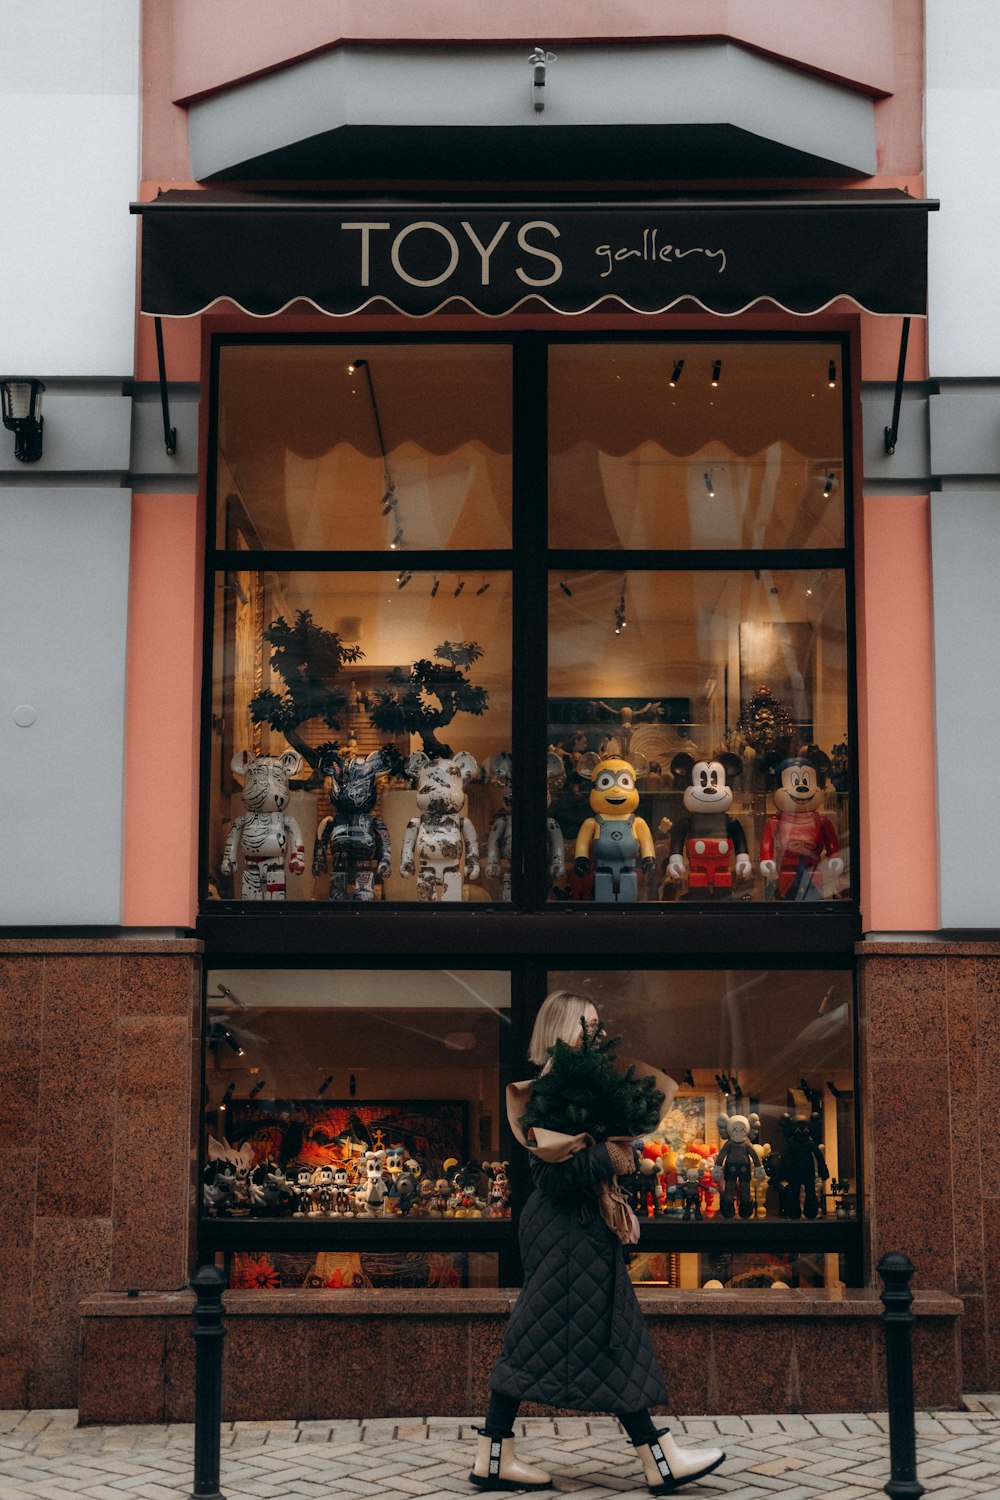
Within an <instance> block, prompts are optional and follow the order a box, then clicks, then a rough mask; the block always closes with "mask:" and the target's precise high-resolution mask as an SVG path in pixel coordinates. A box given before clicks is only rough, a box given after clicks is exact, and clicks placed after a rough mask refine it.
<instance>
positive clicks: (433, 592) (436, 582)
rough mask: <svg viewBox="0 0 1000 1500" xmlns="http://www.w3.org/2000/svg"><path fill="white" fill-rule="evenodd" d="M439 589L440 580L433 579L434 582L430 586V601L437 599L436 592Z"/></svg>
mask: <svg viewBox="0 0 1000 1500" xmlns="http://www.w3.org/2000/svg"><path fill="white" fill-rule="evenodd" d="M440 587H441V580H440V578H437V577H435V579H434V582H433V584H432V585H431V598H432V599H434V598H436V597H437V591H438V589H439V588H440Z"/></svg>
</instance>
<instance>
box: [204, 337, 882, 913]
mask: <svg viewBox="0 0 1000 1500" xmlns="http://www.w3.org/2000/svg"><path fill="white" fill-rule="evenodd" d="M846 352H847V345H846V340H845V339H841V338H831V337H828V336H827V337H820V338H815V337H802V336H795V337H792V336H780V337H779V336H765V335H754V336H752V337H742V336H739V335H735V334H734V335H731V336H725V337H723V336H716V335H708V334H698V335H695V334H690V335H687V336H681V337H676V338H667V337H663V336H661V335H656V336H646V335H643V336H640V337H632V338H628V339H626V338H624V337H622V336H607V337H600V336H594V335H590V336H587V337H582V338H570V337H567V336H564V335H559V336H551V337H549V336H546V335H539V334H525V335H511V336H507V337H502V338H501V337H497V338H489V337H484V338H481V339H472V338H466V337H457V336H456V337H452V338H442V337H440V336H438V337H427V338H424V337H414V338H412V339H407V340H405V341H403V340H400V339H398V338H396V339H393V338H391V337H386V338H383V339H379V338H375V337H373V336H369V337H367V338H366V339H364V340H362V341H348V340H346V339H343V338H340V339H336V340H335V339H328V338H318V337H306V336H301V337H292V336H284V337H281V336H279V337H277V338H271V339H267V338H255V337H253V338H252V337H249V336H240V337H235V336H233V337H229V336H227V337H225V338H219V339H217V340H216V342H215V345H214V355H213V419H212V431H211V436H210V445H209V446H210V454H211V470H210V474H209V491H210V494H211V495H212V496H213V498H214V509H213V516H212V520H211V523H210V547H209V568H208V573H209V577H210V580H211V582H210V595H209V613H210V617H211V623H210V629H209V632H208V641H209V652H210V660H209V662H208V665H207V674H206V678H207V686H206V710H207V711H206V714H205V725H206V730H205V733H206V742H205V752H204V759H203V766H204V789H203V837H202V855H201V868H202V899H203V903H204V907H205V909H206V910H207V911H211V910H215V911H219V910H232V909H239V910H241V911H243V912H244V913H261V914H262V913H263V910H264V907H262V905H261V904H260V903H270V904H272V907H273V903H278V902H284V903H294V904H304V905H308V906H309V907H311V908H313V909H316V908H325V909H328V910H329V911H330V912H331V914H334V913H335V910H336V908H338V907H341V906H343V905H345V904H350V905H351V906H352V907H364V906H367V907H371V908H377V907H378V906H381V905H386V904H391V905H397V906H398V905H407V906H414V907H421V908H423V909H424V910H425V911H426V912H427V915H428V916H430V915H431V909H432V908H438V909H441V908H447V909H450V910H452V911H454V910H456V909H458V908H459V907H462V906H475V905H480V906H492V907H512V908H514V909H516V910H519V911H522V912H534V911H542V910H544V911H545V912H546V913H547V914H549V915H554V914H555V912H556V910H557V909H558V908H559V907H560V906H566V907H570V906H573V905H575V904H578V903H581V902H583V903H589V904H591V905H592V906H595V907H600V908H602V909H605V910H608V909H612V908H615V907H620V906H621V905H634V904H639V905H643V906H650V905H652V906H656V907H657V908H658V909H659V910H660V911H661V912H662V913H663V915H664V916H665V917H669V915H670V914H671V912H672V911H673V910H674V909H676V908H678V907H681V906H682V907H683V908H684V909H685V910H688V911H690V910H691V909H692V908H698V909H701V908H706V909H709V908H711V909H714V910H717V909H718V908H719V907H720V906H721V905H723V904H726V905H730V906H731V905H732V904H734V903H739V905H740V906H741V908H742V909H745V910H753V909H755V908H756V909H758V910H760V911H763V910H765V909H771V910H773V909H774V908H776V907H779V906H794V905H797V904H800V903H808V904H809V905H810V907H813V908H816V907H823V906H826V907H829V908H831V909H832V908H833V907H834V906H836V905H838V904H842V903H844V902H852V901H853V900H854V897H855V893H856V890H857V871H856V868H855V862H854V860H853V859H852V845H853V844H854V843H855V840H854V839H853V828H852V822H853V809H854V806H855V796H854V772H853V768H852V748H851V747H852V745H853V742H854V738H855V732H854V702H853V654H852V653H853V642H852V621H851V614H852V603H851V574H850V554H851V535H850V505H849V499H850V495H849V490H850V474H851V462H850V423H849V421H848V417H849V414H850V411H851V399H850V392H849V391H848V390H847V388H846V387H847V383H848V372H849V369H850V361H849V359H848V358H847V357H846ZM601 757H604V758H605V759H607V758H609V757H610V758H611V760H612V762H617V764H612V765H611V766H610V767H608V766H604V767H602V766H601V765H600V764H599V762H600V758H601ZM616 776H617V777H620V778H624V780H623V781H621V782H620V784H615V777H616ZM601 777H603V778H604V779H605V780H606V781H608V785H607V786H602V785H600V784H599V782H600V778H601ZM608 778H610V780H609V779H608ZM626 781H627V782H628V783H629V784H628V785H627V786H626V785H625V782H626ZM619 794H622V795H619ZM723 804H725V805H723ZM521 810H523V813H524V821H523V822H522V819H521V817H520V816H519V813H520V812H521Z"/></svg>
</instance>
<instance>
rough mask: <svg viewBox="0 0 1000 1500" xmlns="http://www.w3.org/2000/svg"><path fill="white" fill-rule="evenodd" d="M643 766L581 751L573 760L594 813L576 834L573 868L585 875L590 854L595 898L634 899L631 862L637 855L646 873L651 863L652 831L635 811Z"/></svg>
mask: <svg viewBox="0 0 1000 1500" xmlns="http://www.w3.org/2000/svg"><path fill="white" fill-rule="evenodd" d="M644 770H645V762H644V761H642V762H640V764H639V765H633V764H632V763H631V762H630V761H627V760H620V759H619V758H618V757H617V756H614V755H604V756H597V755H594V754H590V755H586V756H583V757H582V758H581V760H580V761H579V763H578V765H577V772H578V774H579V775H581V776H585V777H588V778H589V780H590V784H591V785H590V810H591V813H592V814H593V816H592V817H589V818H588V819H587V820H586V822H585V823H584V824H583V826H582V827H581V829H580V832H579V833H578V834H577V836H576V850H575V863H574V869H575V871H576V873H577V875H586V874H587V872H588V870H589V869H590V860H591V857H593V860H594V865H595V875H594V900H595V901H638V899H639V885H638V876H637V872H636V864H637V863H638V861H639V860H640V859H641V862H642V868H643V870H645V871H646V872H647V873H648V872H649V871H650V870H652V869H654V868H655V866H656V849H655V847H654V844H653V835H652V834H651V833H650V831H649V827H648V825H647V824H646V822H645V821H644V819H642V818H638V817H636V812H635V810H636V808H637V807H638V806H639V791H638V788H637V786H636V781H637V779H638V777H639V776H641V775H642V773H643V771H644Z"/></svg>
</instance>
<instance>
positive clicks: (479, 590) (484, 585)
mask: <svg viewBox="0 0 1000 1500" xmlns="http://www.w3.org/2000/svg"><path fill="white" fill-rule="evenodd" d="M488 588H489V584H488V583H487V582H486V579H485V578H484V579H483V581H482V583H481V584H480V586H479V588H477V589H476V597H477V598H478V596H479V595H480V594H485V593H486V590H487V589H488Z"/></svg>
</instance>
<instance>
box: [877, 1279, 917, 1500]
mask: <svg viewBox="0 0 1000 1500" xmlns="http://www.w3.org/2000/svg"><path fill="white" fill-rule="evenodd" d="M875 1269H876V1271H878V1274H879V1275H880V1276H881V1278H882V1280H883V1282H884V1283H885V1285H884V1287H883V1289H882V1305H883V1307H884V1308H885V1312H884V1313H883V1314H882V1326H883V1327H884V1329H885V1371H886V1386H887V1389H888V1405H889V1472H890V1475H891V1477H890V1479H889V1483H888V1484H886V1485H883V1486H882V1488H883V1489H884V1490H885V1493H886V1494H887V1495H892V1496H893V1497H894V1500H920V1496H921V1495H922V1494H923V1493H924V1487H923V1485H922V1484H921V1483H920V1481H919V1479H918V1478H917V1432H916V1425H915V1422H914V1409H913V1343H912V1334H913V1324H914V1322H915V1319H914V1316H913V1314H912V1313H911V1311H910V1305H911V1303H912V1302H913V1293H912V1292H911V1291H910V1285H909V1283H910V1277H911V1276H912V1275H913V1272H914V1270H915V1269H916V1267H915V1266H914V1264H913V1262H912V1261H911V1260H910V1259H909V1257H908V1256H906V1255H903V1254H902V1252H901V1251H899V1250H890V1251H889V1253H888V1254H887V1255H883V1257H882V1259H881V1260H880V1261H879V1263H878V1265H877V1266H876V1267H875Z"/></svg>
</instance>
